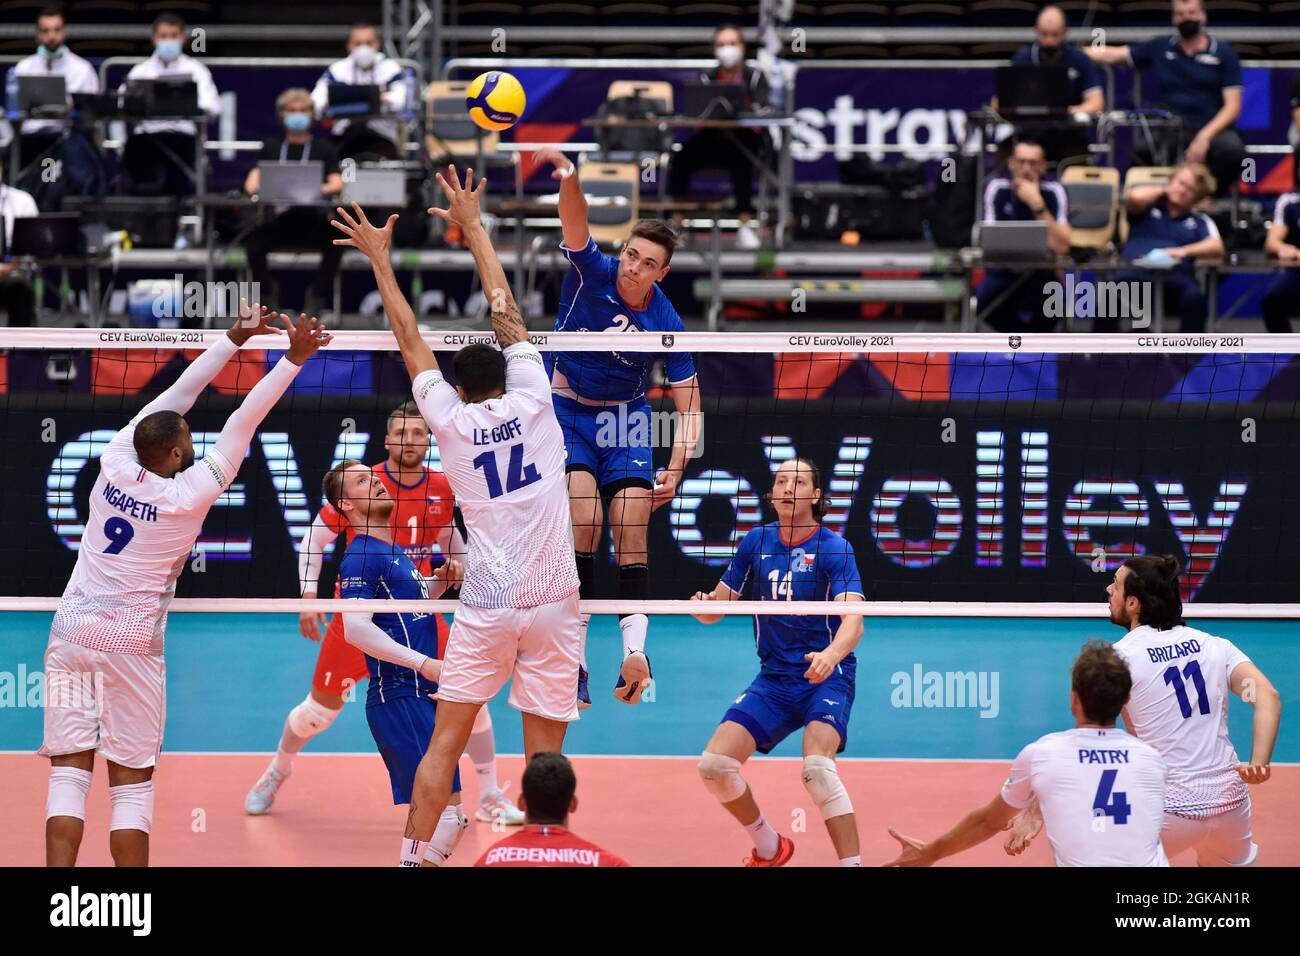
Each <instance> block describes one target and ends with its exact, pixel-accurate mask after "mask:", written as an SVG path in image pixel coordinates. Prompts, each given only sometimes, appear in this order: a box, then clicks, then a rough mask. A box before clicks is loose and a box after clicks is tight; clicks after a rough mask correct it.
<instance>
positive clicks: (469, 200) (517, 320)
mask: <svg viewBox="0 0 1300 956" xmlns="http://www.w3.org/2000/svg"><path fill="white" fill-rule="evenodd" d="M438 185H439V186H441V187H442V192H443V195H445V196H446V197H447V208H446V209H438V208H433V209H430V210H429V213H430V215H434V216H437V217H438V218H439V219H441V220H442V221H443V222H450V223H455V224H456V225H458V226H460V228H461V232H462V233H463V234H464V236H465V243H466V244H467V245H468V246H469V251H470V253H471V254H472V255H473V256H474V264H475V265H477V266H478V275H479V280H480V281H481V282H482V284H483V294H484V295H485V296H487V300H488V310H489V311H490V312H491V315H492V331H493V332H495V333H496V336H497V344H498V345H500V346H501V348H503V349H504V348H505V347H506V346H508V345H514V344H515V343H516V342H527V341H528V327H527V326H526V325H524V320H523V317H522V316H521V315H520V314H519V306H518V304H517V303H516V302H515V297H514V295H513V294H512V293H511V292H510V283H509V282H507V281H506V271H505V269H503V268H502V267H501V259H500V257H499V256H497V251H496V249H494V248H493V247H492V238H491V237H490V236H489V235H488V232H487V230H486V229H484V228H483V217H482V213H481V212H480V209H479V197H480V196H481V195H482V194H483V188H484V187H485V186H486V185H487V180H486V179H483V180H481V181H480V182H479V184H478V186H477V187H475V186H474V170H472V169H468V170H466V171H465V182H464V183H463V184H462V183H461V181H460V174H459V173H458V172H457V171H456V167H455V166H454V165H453V166H448V167H447V175H446V176H443V174H442V173H438ZM583 242H584V244H585V243H586V240H583Z"/></svg>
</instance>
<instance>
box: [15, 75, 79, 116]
mask: <svg viewBox="0 0 1300 956" xmlns="http://www.w3.org/2000/svg"><path fill="white" fill-rule="evenodd" d="M18 109H19V111H21V112H22V113H25V114H26V115H27V116H62V115H64V114H65V113H67V111H68V84H67V81H66V80H65V79H64V78H63V77H62V76H20V77H18Z"/></svg>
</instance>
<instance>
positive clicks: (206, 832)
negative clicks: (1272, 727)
mask: <svg viewBox="0 0 1300 956" xmlns="http://www.w3.org/2000/svg"><path fill="white" fill-rule="evenodd" d="M573 759H574V766H575V768H576V770H577V774H578V801H579V807H578V811H577V813H575V814H574V815H573V818H572V820H571V824H572V827H573V829H574V830H575V831H576V832H577V833H579V834H580V835H582V836H583V837H585V838H587V839H589V840H592V841H594V842H595V843H597V844H600V845H601V846H603V847H604V848H605V849H607V850H609V851H611V852H613V853H616V854H618V855H619V856H622V857H623V858H624V859H626V860H628V862H630V863H632V864H633V865H634V866H737V865H739V864H740V862H741V859H742V858H743V857H745V856H746V855H747V854H748V852H749V849H750V846H749V842H748V840H747V838H746V837H745V834H744V833H743V831H742V830H741V829H740V828H739V827H738V826H737V825H736V824H735V823H734V822H733V821H732V820H731V818H730V817H729V816H728V815H727V814H726V812H725V811H724V810H722V808H721V807H719V806H718V805H717V803H716V801H715V800H714V799H713V798H712V797H710V796H709V795H708V794H707V793H706V792H705V791H704V788H703V787H702V786H701V785H700V783H699V778H698V776H697V774H696V771H695V760H694V758H688V757H581V756H579V757H574V758H573ZM266 763H267V756H266V755H263V754H164V756H163V758H162V761H161V763H160V765H159V769H158V773H157V776H156V778H155V779H156V781H157V785H158V790H157V793H158V797H157V806H156V810H155V815H154V828H153V840H152V859H151V863H152V864H153V865H155V866H391V865H393V864H394V862H395V859H396V855H397V846H398V841H399V837H400V834H401V830H402V825H403V823H404V820H405V816H406V812H405V808H404V807H394V806H393V804H392V794H391V791H390V790H389V788H388V777H387V774H386V773H385V772H384V767H383V763H382V761H381V760H380V758H379V757H378V755H374V754H356V755H351V754H304V755H302V756H301V757H299V758H298V760H297V762H296V764H295V767H294V773H293V776H292V778H291V779H290V780H289V782H288V783H287V784H286V785H285V787H284V789H283V790H282V791H281V793H280V797H279V799H278V800H277V802H276V805H275V809H274V811H273V812H272V813H271V814H269V815H267V816H264V817H250V816H247V815H246V814H245V813H244V811H243V803H244V795H245V793H247V791H248V788H249V787H250V786H251V784H252V783H253V782H254V781H256V779H257V777H258V775H259V774H260V773H261V772H262V770H263V769H264V768H265V766H266ZM1008 763H1009V762H1007V761H989V762H962V763H957V762H947V761H891V760H845V761H843V762H842V763H841V764H840V767H841V775H842V776H843V778H844V781H845V785H846V786H847V787H848V790H849V793H850V794H851V795H852V797H853V803H854V807H855V809H856V811H857V814H858V829H859V832H860V833H861V838H862V860H863V863H864V864H878V863H882V862H885V861H886V860H889V859H890V858H892V857H893V855H894V853H895V851H896V849H897V845H896V844H895V843H894V841H893V839H892V838H891V837H890V836H889V834H888V833H887V832H886V828H887V827H889V826H893V827H894V828H895V829H897V830H898V831H899V832H901V833H905V834H908V835H911V836H917V837H922V838H928V837H932V836H936V835H938V834H939V833H941V832H942V831H943V830H944V829H946V828H947V827H949V826H951V825H952V824H953V823H955V822H956V821H957V820H958V819H959V818H960V816H961V815H962V814H964V813H965V812H966V811H968V810H970V809H973V808H974V807H976V806H979V805H981V804H983V803H985V802H987V801H988V800H989V799H990V798H991V797H992V796H993V795H994V794H995V793H997V792H998V789H999V788H1000V787H1001V784H1002V780H1003V777H1004V775H1005V774H1006V770H1007V766H1008ZM48 767H49V765H48V763H47V762H46V761H45V760H42V759H40V758H37V757H35V756H33V755H27V754H15V753H8V754H0V779H2V780H4V781H5V800H4V801H2V802H0V865H6V866H39V865H41V864H42V863H43V862H44V854H45V849H44V828H43V820H44V817H45V792H46V780H47V776H48V773H49V770H48ZM521 770H522V759H521V758H519V757H501V758H500V760H499V771H500V777H501V779H502V780H514V781H516V784H515V786H514V787H512V789H511V793H512V794H515V793H517V789H518V783H517V781H518V780H519V775H520V772H521ZM799 771H800V765H799V762H798V760H797V759H796V760H791V759H780V758H769V759H762V760H753V761H750V762H749V763H748V764H747V765H746V768H745V777H746V779H747V780H748V781H749V782H750V785H751V786H752V787H753V789H754V793H755V795H756V796H757V798H758V801H759V805H760V806H761V807H762V808H763V811H764V814H765V815H766V816H767V818H768V820H770V821H771V822H772V823H773V824H774V825H775V826H776V827H777V829H778V830H780V831H781V832H782V833H785V834H787V835H789V836H792V837H793V838H794V840H795V846H796V850H795V855H794V859H793V860H792V861H791V864H790V865H792V866H833V865H834V864H835V862H836V861H835V857H834V853H833V852H832V850H831V845H830V840H829V839H828V837H827V836H826V831H825V829H824V827H823V826H822V823H821V820H820V819H819V818H818V817H817V815H816V813H815V811H813V810H812V807H811V801H810V800H809V798H808V795H807V793H806V791H805V790H804V788H803V785H802V783H801V782H800V779H799V777H800V772H799ZM461 774H462V777H464V778H465V780H466V803H467V804H476V801H477V796H478V794H477V788H476V786H475V780H474V773H473V768H472V767H471V766H470V765H469V763H468V761H465V762H462V766H461ZM107 785H108V783H107V778H106V775H105V770H104V765H103V763H102V762H100V763H97V764H96V773H95V783H94V787H93V788H92V790H91V795H90V801H89V806H88V810H87V821H86V822H87V831H86V832H87V836H86V840H85V842H84V843H83V845H82V850H81V858H80V861H79V862H80V863H81V864H82V865H87V866H104V865H111V859H110V857H109V855H108V840H107V834H106V827H107V823H108V795H107V793H106V792H105V791H106V789H107ZM1251 799H1252V801H1253V806H1254V830H1255V841H1256V842H1257V843H1258V844H1259V845H1260V848H1261V852H1260V857H1259V863H1260V865H1262V866H1297V865H1300V815H1297V814H1296V813H1295V808H1296V807H1297V806H1300V766H1294V765H1290V766H1276V767H1275V768H1274V771H1273V779H1272V780H1270V781H1269V782H1268V783H1266V784H1263V785H1261V786H1256V787H1252V788H1251ZM471 810H472V807H471ZM503 835H504V834H501V833H494V832H493V830H492V827H491V825H489V824H485V823H475V824H473V825H472V826H471V827H470V829H469V831H468V833H467V834H466V836H465V838H464V840H463V841H462V842H461V844H460V847H459V848H458V849H457V851H456V855H455V856H454V857H453V859H452V865H458V866H468V865H470V864H472V863H473V862H474V861H475V860H476V859H477V858H478V856H479V855H480V854H481V853H482V852H483V851H484V850H485V849H486V848H487V847H489V846H491V844H492V843H494V842H495V841H496V840H498V839H500V838H501V837H502V836H503ZM1173 862H1174V864H1175V865H1182V866H1188V865H1194V863H1195V860H1194V857H1193V856H1192V854H1191V853H1190V852H1189V853H1186V854H1183V855H1182V856H1181V857H1179V858H1178V859H1176V860H1174V861H1173ZM945 865H968V866H1049V865H1051V853H1050V850H1049V847H1048V845H1047V840H1046V839H1045V838H1043V839H1040V840H1038V841H1036V842H1035V844H1034V846H1032V847H1031V848H1030V850H1029V851H1028V852H1027V853H1026V854H1024V855H1023V856H1021V857H1019V858H1015V859H1013V858H1011V857H1008V856H1006V855H1005V854H1004V853H1003V852H1002V849H1001V842H1000V841H998V840H991V841H989V842H988V843H986V844H984V845H982V846H980V847H976V848H975V849H972V850H969V851H967V852H966V853H963V854H961V855H959V856H957V857H956V858H954V859H951V860H948V861H945Z"/></svg>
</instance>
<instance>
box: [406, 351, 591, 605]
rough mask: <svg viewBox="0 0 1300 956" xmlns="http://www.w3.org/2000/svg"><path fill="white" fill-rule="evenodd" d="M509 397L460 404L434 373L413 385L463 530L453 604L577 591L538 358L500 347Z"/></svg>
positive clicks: (552, 597)
mask: <svg viewBox="0 0 1300 956" xmlns="http://www.w3.org/2000/svg"><path fill="white" fill-rule="evenodd" d="M504 351H505V357H506V393H505V395H503V396H502V397H501V398H494V399H490V400H489V401H486V402H476V403H472V404H469V403H465V402H462V401H461V400H460V396H459V395H458V394H457V393H456V390H455V389H454V388H452V387H451V386H450V385H448V384H447V382H446V381H444V379H443V377H442V374H441V373H440V372H438V371H437V370H436V369H430V370H429V371H426V372H422V373H421V374H419V375H417V376H416V378H415V381H414V382H412V383H411V389H412V392H413V393H414V395H415V401H416V404H418V405H419V406H420V413H421V414H422V415H423V416H424V420H425V421H426V422H427V423H428V425H429V428H430V430H431V431H432V432H433V434H434V436H435V437H436V438H437V440H438V447H439V448H440V449H441V450H442V467H443V470H444V472H445V474H446V475H447V480H448V481H449V482H450V483H451V488H452V491H454V492H455V493H456V503H457V504H459V505H460V509H461V514H463V515H464V517H465V526H466V528H467V529H468V530H469V553H468V555H467V556H466V564H465V584H464V587H462V588H461V592H460V599H461V601H462V602H463V603H464V604H468V605H472V606H474V607H481V608H505V607H516V608H528V607H537V606H539V605H542V604H553V603H555V602H557V601H562V600H563V599H565V598H567V597H569V596H570V595H572V594H573V593H574V592H575V591H577V590H578V570H577V567H576V565H575V564H574V561H573V527H572V524H571V519H570V517H569V492H568V482H567V480H566V478H565V472H564V466H565V454H564V435H563V433H562V432H561V431H560V423H559V422H558V421H557V420H556V418H555V409H554V408H553V407H552V406H551V382H550V379H549V378H548V376H547V375H546V371H545V369H544V367H543V365H542V356H541V353H540V352H538V351H537V349H535V348H533V346H532V345H531V344H530V343H528V342H516V343H515V344H514V345H510V346H507V347H506V349H505V350H504Z"/></svg>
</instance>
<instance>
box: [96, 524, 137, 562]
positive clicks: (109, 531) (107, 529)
mask: <svg viewBox="0 0 1300 956" xmlns="http://www.w3.org/2000/svg"><path fill="white" fill-rule="evenodd" d="M104 537H106V538H108V547H107V548H105V549H104V553H105V554H121V553H122V549H123V548H125V547H126V546H127V545H128V544H130V543H131V539H132V538H134V537H135V528H134V527H133V526H132V525H131V522H129V521H127V520H126V519H125V518H109V519H108V520H107V521H105V522H104Z"/></svg>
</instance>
